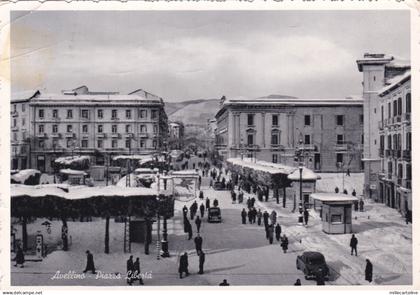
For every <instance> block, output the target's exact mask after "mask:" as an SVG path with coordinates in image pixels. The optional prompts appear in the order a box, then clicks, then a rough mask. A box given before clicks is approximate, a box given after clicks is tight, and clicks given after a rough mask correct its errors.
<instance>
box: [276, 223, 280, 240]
mask: <svg viewBox="0 0 420 295" xmlns="http://www.w3.org/2000/svg"><path fill="white" fill-rule="evenodd" d="M280 235H281V226H280V224H278V223H277V225H276V240H277V242H278V241H280Z"/></svg>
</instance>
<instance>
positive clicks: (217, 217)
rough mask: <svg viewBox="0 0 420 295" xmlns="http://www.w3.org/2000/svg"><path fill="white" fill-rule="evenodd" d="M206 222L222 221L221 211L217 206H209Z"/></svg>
mask: <svg viewBox="0 0 420 295" xmlns="http://www.w3.org/2000/svg"><path fill="white" fill-rule="evenodd" d="M207 221H208V222H222V213H221V210H220V208H219V207H211V208H209V210H208V213H207Z"/></svg>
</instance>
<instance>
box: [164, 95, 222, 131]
mask: <svg viewBox="0 0 420 295" xmlns="http://www.w3.org/2000/svg"><path fill="white" fill-rule="evenodd" d="M219 102H220V100H219V99H197V100H187V101H183V102H174V103H171V102H166V103H165V111H166V114H167V115H168V117H169V120H170V121H181V122H183V123H184V125H189V124H192V125H205V124H207V120H208V119H211V118H214V116H215V115H216V113H217V111H218V110H219V107H220V106H219Z"/></svg>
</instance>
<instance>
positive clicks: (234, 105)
mask: <svg viewBox="0 0 420 295" xmlns="http://www.w3.org/2000/svg"><path fill="white" fill-rule="evenodd" d="M216 119H217V129H216V147H217V149H218V151H219V154H220V155H221V156H222V157H223V158H224V159H226V158H230V157H244V156H245V157H251V158H256V159H258V160H264V161H270V162H274V163H283V164H287V165H294V164H296V163H295V155H296V149H297V148H300V149H304V151H305V152H304V156H305V157H304V162H305V163H304V164H305V165H306V166H307V167H308V168H311V169H314V170H316V171H324V172H327V171H331V172H332V171H334V172H337V171H340V172H341V171H346V172H347V170H349V171H352V172H356V171H361V170H362V169H363V163H362V162H361V155H362V145H363V136H362V130H363V101H362V99H361V98H355V97H348V98H344V99H322V100H315V99H299V98H296V97H288V96H279V95H271V96H268V97H262V98H257V99H251V100H248V99H230V100H226V99H225V98H224V97H223V98H222V100H221V108H220V110H219V111H218V113H217V114H216Z"/></svg>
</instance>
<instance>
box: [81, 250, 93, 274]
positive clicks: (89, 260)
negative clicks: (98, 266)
mask: <svg viewBox="0 0 420 295" xmlns="http://www.w3.org/2000/svg"><path fill="white" fill-rule="evenodd" d="M86 260H87V261H86V268H85V270H84V271H83V273H86V272H87V271H89V270H90V271H91V272H92V273H93V274H96V271H95V263H94V261H93V255H92V253H90V251H89V250H87V251H86Z"/></svg>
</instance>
